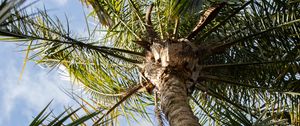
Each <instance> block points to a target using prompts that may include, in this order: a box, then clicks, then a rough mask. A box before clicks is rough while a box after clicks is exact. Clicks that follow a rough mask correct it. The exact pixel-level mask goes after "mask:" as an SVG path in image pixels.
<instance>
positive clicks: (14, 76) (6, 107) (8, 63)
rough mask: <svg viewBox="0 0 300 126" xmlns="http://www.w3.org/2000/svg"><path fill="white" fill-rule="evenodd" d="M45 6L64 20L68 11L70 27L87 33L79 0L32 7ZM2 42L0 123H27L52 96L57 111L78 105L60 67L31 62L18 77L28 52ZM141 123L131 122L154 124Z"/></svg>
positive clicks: (9, 125) (43, 1)
mask: <svg viewBox="0 0 300 126" xmlns="http://www.w3.org/2000/svg"><path fill="white" fill-rule="evenodd" d="M27 1H28V2H32V1H35V0H27ZM43 6H45V7H46V8H47V9H49V10H51V11H50V15H52V16H58V17H59V18H60V19H63V20H64V19H65V15H67V17H68V20H69V23H70V26H71V30H72V32H73V33H76V35H77V36H82V37H84V36H85V35H87V31H86V28H85V26H86V25H85V19H84V18H85V17H84V14H83V7H82V5H81V3H80V1H79V0H40V1H39V2H38V3H36V4H34V6H33V8H43ZM85 10H86V9H85ZM62 22H63V23H64V21H62ZM89 23H91V22H89ZM0 44H1V45H0V57H1V58H0V113H1V114H0V126H26V125H28V124H29V123H30V121H31V120H32V119H33V117H34V116H36V115H37V114H38V113H39V112H40V111H41V110H42V109H43V108H44V107H45V106H46V105H47V104H48V103H49V102H50V101H51V100H52V99H53V102H52V103H51V106H50V108H52V109H54V113H56V114H58V113H60V112H62V111H63V107H64V106H74V105H76V104H75V103H74V101H73V100H72V99H71V98H69V96H67V95H66V94H65V93H64V92H63V91H62V90H63V89H64V90H68V91H72V90H74V89H75V90H76V91H79V92H80V90H78V87H74V85H72V84H71V82H69V81H67V80H63V79H62V76H61V75H60V74H59V72H58V71H57V69H55V70H53V71H51V72H49V71H50V70H49V69H45V68H42V67H40V66H39V65H36V64H34V63H33V62H28V63H27V66H26V68H25V72H24V73H23V76H22V80H20V81H19V80H18V78H19V76H20V73H21V70H22V66H23V61H24V57H25V52H21V51H20V50H21V49H22V48H20V47H19V46H18V45H17V44H16V43H7V42H6V43H3V42H0ZM138 123H139V124H137V122H132V123H131V124H132V125H144V126H148V125H151V124H149V123H147V122H145V121H140V122H138ZM120 124H121V125H122V126H125V125H128V123H127V121H125V119H124V118H121V121H120Z"/></svg>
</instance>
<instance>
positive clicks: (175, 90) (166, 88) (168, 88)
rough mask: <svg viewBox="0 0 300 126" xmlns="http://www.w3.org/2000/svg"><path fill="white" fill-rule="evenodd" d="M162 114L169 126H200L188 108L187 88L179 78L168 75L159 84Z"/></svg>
mask: <svg viewBox="0 0 300 126" xmlns="http://www.w3.org/2000/svg"><path fill="white" fill-rule="evenodd" d="M159 92H160V98H161V108H162V112H163V113H164V114H165V116H166V118H167V120H168V121H169V124H170V126H200V124H199V122H198V118H197V117H196V116H195V115H194V114H193V111H192V109H191V107H190V106H189V103H188V102H189V100H188V95H187V88H186V86H185V84H184V81H183V80H182V79H180V77H178V76H176V75H172V74H168V75H166V76H164V77H163V78H162V81H161V84H160V91H159Z"/></svg>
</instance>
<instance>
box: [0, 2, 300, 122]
mask: <svg viewBox="0 0 300 126" xmlns="http://www.w3.org/2000/svg"><path fill="white" fill-rule="evenodd" d="M82 2H83V3H84V6H91V7H92V8H93V11H92V12H91V13H90V15H92V16H94V17H96V18H97V21H98V22H99V24H98V25H97V26H95V27H92V28H91V27H90V26H89V25H88V24H87V27H88V29H90V30H89V32H88V35H89V36H88V37H86V38H80V37H76V36H75V35H74V34H73V33H72V32H71V31H70V29H69V26H68V23H67V25H66V26H65V25H63V23H62V22H61V21H60V20H58V19H53V18H51V17H50V16H49V15H48V14H47V11H46V10H39V11H38V12H37V13H34V14H33V15H31V14H27V13H26V11H24V10H23V9H21V10H20V9H19V10H12V11H9V12H11V13H12V14H11V15H10V16H8V17H3V16H1V19H3V21H2V20H1V30H0V35H1V37H2V40H6V41H7V40H10V41H16V40H22V42H24V41H26V42H25V43H26V44H27V45H28V46H27V49H26V50H27V53H29V52H31V53H33V54H32V55H31V57H27V58H28V59H31V60H34V61H35V62H36V63H39V64H43V65H45V66H48V67H51V68H55V67H57V66H64V67H65V68H66V69H67V72H68V73H69V74H70V77H71V78H72V79H74V80H75V83H79V84H81V85H83V86H84V88H85V91H86V93H87V94H89V95H90V96H91V98H90V99H89V100H90V102H93V103H94V104H93V105H90V104H88V101H87V100H86V99H81V100H83V101H84V102H85V103H86V104H88V106H89V107H91V108H93V109H94V110H95V112H94V113H92V114H88V115H87V116H84V117H82V118H78V119H79V120H80V121H79V122H78V121H77V122H76V123H74V124H77V123H81V122H84V121H86V120H87V119H91V120H93V124H94V125H97V124H98V125H100V123H101V124H103V122H107V121H111V122H112V124H114V123H113V122H116V120H117V119H118V118H115V117H117V116H119V115H122V116H124V117H125V118H126V119H128V120H130V119H134V120H137V118H136V117H137V116H138V115H139V116H141V118H143V119H145V120H150V121H151V117H150V116H149V115H151V112H152V111H149V110H147V109H149V108H151V109H153V106H154V107H155V112H154V113H155V115H156V117H157V120H158V124H159V125H163V124H166V123H169V125H171V126H199V125H205V124H206V125H207V124H210V125H273V124H278V125H284V124H293V125H300V123H299V122H300V105H299V93H300V86H299V80H300V74H299V71H300V66H299V63H300V62H299V60H300V48H299V46H300V41H299V40H300V34H299V32H300V23H299V22H300V10H299V8H300V2H299V1H296V0H294V1H291V0H289V1H288V0H257V1H256V0H250V1H228V2H217V1H214V0H212V1H210V0H208V1H199V0H170V1H167V0H156V1H140V0H118V1H115V0H82ZM5 3H7V2H5ZM1 10H2V8H1ZM99 29H101V30H99ZM97 34H101V35H103V34H104V37H100V38H99V37H97ZM98 36H99V35H98ZM151 106H152V107H151ZM83 108H84V110H85V111H86V112H87V113H90V112H89V111H88V110H86V108H85V107H83ZM99 109H101V111H100V110H99ZM66 111H67V110H66ZM76 111H77V110H76ZM76 111H73V112H71V113H69V114H68V115H67V116H66V117H67V118H71V117H72V114H74V113H75V112H76ZM149 112H150V113H149ZM43 113H44V111H42V112H41V114H40V115H39V116H37V118H36V120H34V121H33V122H38V123H39V124H40V123H41V122H43V121H44V120H45V119H46V118H47V117H48V116H45V118H44V117H43V118H42V116H41V115H42V114H43ZM152 113H153V112H152ZM98 114H100V115H101V116H100V117H95V116H96V115H98ZM60 117H62V116H59V118H60ZM75 117H76V118H77V116H75ZM63 119H64V118H63ZM63 119H62V121H59V122H60V123H59V124H61V123H62V122H63V121H64V120H63ZM164 119H166V120H164ZM37 120H39V121H37ZM57 120H58V118H55V119H54V121H53V122H56V121H57ZM38 123H36V124H38ZM51 124H52V123H51Z"/></svg>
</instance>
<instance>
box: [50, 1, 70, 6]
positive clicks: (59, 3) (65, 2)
mask: <svg viewBox="0 0 300 126" xmlns="http://www.w3.org/2000/svg"><path fill="white" fill-rule="evenodd" d="M52 1H53V2H54V3H57V4H58V5H60V6H64V5H66V4H67V3H68V0H52Z"/></svg>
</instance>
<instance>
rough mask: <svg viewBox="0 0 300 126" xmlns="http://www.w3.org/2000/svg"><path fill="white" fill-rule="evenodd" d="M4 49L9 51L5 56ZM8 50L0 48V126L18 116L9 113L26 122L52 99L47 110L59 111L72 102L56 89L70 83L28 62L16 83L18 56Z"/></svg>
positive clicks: (18, 68)
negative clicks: (25, 119) (15, 112)
mask: <svg viewBox="0 0 300 126" xmlns="http://www.w3.org/2000/svg"><path fill="white" fill-rule="evenodd" d="M1 44H3V43H1ZM4 47H5V46H4ZM1 50H2V51H1ZM5 50H9V53H7V52H8V51H5ZM12 50H13V48H11V47H5V48H3V46H2V48H1V47H0V57H2V58H1V59H0V64H1V66H0V100H1V104H0V112H1V114H0V125H4V123H5V122H8V121H9V122H10V121H12V120H10V119H13V118H16V116H17V117H18V115H13V114H12V113H13V110H20V112H19V114H22V115H23V117H24V116H27V117H26V118H27V119H28V121H30V120H32V117H33V116H36V115H37V113H38V112H39V111H41V110H42V109H43V108H44V107H45V106H46V105H47V104H48V103H49V102H50V100H52V99H53V100H54V101H53V103H52V107H51V108H54V109H57V108H60V109H61V108H63V106H64V105H68V104H71V103H72V100H71V99H70V98H69V97H68V96H67V95H66V94H64V93H63V92H62V91H61V90H60V88H66V89H67V90H68V89H70V88H71V87H70V86H71V85H70V82H67V81H62V80H60V79H59V77H58V76H57V74H55V71H53V72H51V73H49V70H43V69H41V68H39V67H38V66H36V65H33V63H32V62H28V63H29V64H28V66H27V67H26V70H25V73H24V75H23V78H22V80H21V81H20V82H18V77H19V75H20V71H21V67H22V57H20V55H21V54H20V53H16V52H13V51H12ZM4 52H5V53H4ZM5 54H6V55H5ZM11 54H12V55H11ZM14 57H15V58H14ZM4 59H5V60H4ZM20 59H21V60H20ZM20 102H21V103H22V104H21V105H20Z"/></svg>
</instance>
